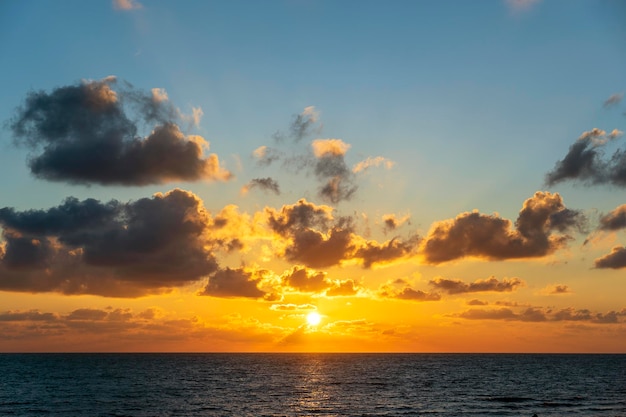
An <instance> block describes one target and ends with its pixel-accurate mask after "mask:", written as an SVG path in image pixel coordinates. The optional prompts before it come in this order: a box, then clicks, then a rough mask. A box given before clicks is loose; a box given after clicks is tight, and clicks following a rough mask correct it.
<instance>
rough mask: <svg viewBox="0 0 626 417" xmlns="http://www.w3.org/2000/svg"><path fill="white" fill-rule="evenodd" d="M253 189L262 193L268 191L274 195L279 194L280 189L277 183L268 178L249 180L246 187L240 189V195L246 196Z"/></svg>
mask: <svg viewBox="0 0 626 417" xmlns="http://www.w3.org/2000/svg"><path fill="white" fill-rule="evenodd" d="M253 188H258V189H260V190H263V191H270V192H272V193H274V194H276V195H279V194H280V187H279V185H278V182H276V181H275V180H273V179H272V178H270V177H267V178H254V179H252V180H250V182H248V183H247V184H246V185H244V186H243V187H241V193H242V194H247V193H248V191H250V190H251V189H253Z"/></svg>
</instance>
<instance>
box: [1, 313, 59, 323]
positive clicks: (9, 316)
mask: <svg viewBox="0 0 626 417" xmlns="http://www.w3.org/2000/svg"><path fill="white" fill-rule="evenodd" d="M58 319H59V315H58V314H54V313H42V312H40V311H39V310H30V311H5V312H0V322H8V321H12V322H19V321H35V322H37V321H44V322H45V321H57V320H58Z"/></svg>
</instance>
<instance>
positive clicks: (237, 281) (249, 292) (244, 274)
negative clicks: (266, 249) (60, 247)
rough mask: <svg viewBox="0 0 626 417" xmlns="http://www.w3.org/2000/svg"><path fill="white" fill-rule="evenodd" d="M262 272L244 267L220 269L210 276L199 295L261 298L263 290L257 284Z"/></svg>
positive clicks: (263, 293)
mask: <svg viewBox="0 0 626 417" xmlns="http://www.w3.org/2000/svg"><path fill="white" fill-rule="evenodd" d="M264 273H265V271H264V270H260V271H247V270H245V269H244V268H236V269H232V268H225V269H220V270H218V271H216V272H215V273H213V274H212V275H211V276H210V278H209V283H208V284H207V286H206V287H205V288H204V290H203V291H202V292H200V293H199V295H210V296H214V297H245V298H263V296H264V295H265V292H264V291H261V290H260V289H259V288H258V285H259V283H260V280H261V279H262V278H263V274H264Z"/></svg>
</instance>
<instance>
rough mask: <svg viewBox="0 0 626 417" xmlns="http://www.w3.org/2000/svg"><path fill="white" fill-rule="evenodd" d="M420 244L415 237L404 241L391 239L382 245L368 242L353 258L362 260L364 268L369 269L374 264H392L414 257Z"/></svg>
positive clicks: (417, 237) (419, 239)
mask: <svg viewBox="0 0 626 417" xmlns="http://www.w3.org/2000/svg"><path fill="white" fill-rule="evenodd" d="M420 242H421V238H420V237H419V236H417V235H413V236H412V237H410V238H409V239H407V240H405V241H402V240H400V239H398V238H393V239H391V240H388V241H386V242H384V243H383V244H380V243H378V242H375V241H369V242H365V243H364V244H363V245H362V246H361V247H360V248H359V249H358V250H357V251H356V253H355V255H354V257H355V258H360V259H362V260H363V266H364V267H365V268H371V267H372V266H373V265H374V264H387V263H392V262H394V261H397V260H399V259H404V258H408V257H411V256H413V255H415V254H416V253H417V249H418V246H419V243H420Z"/></svg>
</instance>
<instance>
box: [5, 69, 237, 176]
mask: <svg viewBox="0 0 626 417" xmlns="http://www.w3.org/2000/svg"><path fill="white" fill-rule="evenodd" d="M116 83H117V80H116V78H115V77H107V78H105V79H103V80H100V81H83V82H81V83H79V84H75V85H69V86H64V87H58V88H55V89H54V90H52V92H50V93H46V92H44V91H36V92H30V93H29V94H28V95H27V97H26V100H25V102H24V104H23V105H22V106H21V107H19V108H18V109H17V111H16V114H15V116H14V117H13V119H12V120H11V121H10V128H11V130H12V132H13V136H14V139H15V143H16V144H18V145H23V146H26V147H28V148H30V150H31V151H32V154H31V155H30V159H29V161H28V165H29V167H30V170H31V173H32V174H33V175H35V176H36V177H38V178H41V179H46V180H50V181H67V182H69V183H77V184H90V183H96V184H102V185H126V186H131V185H147V184H162V183H166V182H170V181H198V180H221V181H226V180H228V179H230V178H231V177H232V174H231V173H230V172H229V171H227V170H226V169H224V168H223V167H222V166H220V162H219V158H218V156H217V155H216V154H210V155H208V156H206V157H205V155H204V151H205V150H206V149H208V142H206V141H205V140H204V139H203V138H202V137H201V136H197V135H185V134H183V132H181V130H180V128H179V127H178V125H177V124H176V122H177V119H178V116H177V112H176V110H175V109H174V107H172V106H171V104H170V103H169V101H168V98H167V93H165V91H164V90H162V89H153V90H152V91H151V92H150V93H144V92H141V91H137V90H134V89H133V88H132V86H130V85H129V84H124V87H123V88H119V89H118V90H117V91H115V90H113V88H112V86H113V85H114V84H116ZM133 115H136V116H138V117H140V118H141V119H143V120H144V121H146V122H156V125H155V127H154V129H153V130H152V132H150V133H149V134H148V135H147V136H146V137H144V138H141V137H139V136H138V125H139V124H138V122H135V121H132V120H131V117H132V116H133Z"/></svg>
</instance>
